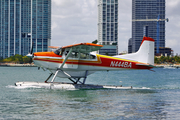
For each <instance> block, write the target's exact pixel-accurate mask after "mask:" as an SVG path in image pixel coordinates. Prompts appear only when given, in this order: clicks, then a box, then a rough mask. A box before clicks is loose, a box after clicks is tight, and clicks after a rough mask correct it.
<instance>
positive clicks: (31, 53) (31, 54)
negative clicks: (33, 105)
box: [26, 42, 33, 58]
mask: <svg viewBox="0 0 180 120" xmlns="http://www.w3.org/2000/svg"><path fill="white" fill-rule="evenodd" d="M26 56H27V57H29V58H32V57H33V42H32V44H31V50H30V53H28V54H27V55H26Z"/></svg>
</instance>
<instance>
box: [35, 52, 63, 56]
mask: <svg viewBox="0 0 180 120" xmlns="http://www.w3.org/2000/svg"><path fill="white" fill-rule="evenodd" d="M34 56H47V57H62V56H61V55H56V54H55V53H54V52H37V53H34Z"/></svg>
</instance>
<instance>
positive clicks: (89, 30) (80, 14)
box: [51, 0, 97, 46]
mask: <svg viewBox="0 0 180 120" xmlns="http://www.w3.org/2000/svg"><path fill="white" fill-rule="evenodd" d="M96 13H97V6H96V0H91V1H89V0H53V1H52V42H51V43H52V45H58V46H64V45H69V44H72V43H74V42H75V41H76V42H77V43H79V42H92V41H93V40H95V39H97V14H96Z"/></svg>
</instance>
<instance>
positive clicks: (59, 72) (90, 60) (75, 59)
mask: <svg viewBox="0 0 180 120" xmlns="http://www.w3.org/2000/svg"><path fill="white" fill-rule="evenodd" d="M101 47H103V45H99V44H93V43H79V44H73V45H69V46H63V47H56V46H49V48H52V49H54V50H53V51H50V52H36V53H33V47H32V48H31V52H30V53H29V54H28V55H27V56H28V57H31V58H32V59H33V62H34V64H35V65H36V66H37V67H39V68H42V69H43V70H49V71H50V75H49V77H48V78H47V79H46V80H45V81H44V82H16V83H15V85H16V86H38V87H39V86H40V87H48V88H57V89H58V88H59V89H81V88H82V89H83V88H85V89H88V88H112V89H131V88H132V86H130V87H123V86H112V85H109V86H108V85H92V84H85V83H86V78H87V76H88V75H91V74H93V73H95V72H97V71H119V70H120V71H121V70H138V69H140V70H142V69H146V70H151V68H153V67H154V39H153V38H150V37H143V40H142V43H141V45H140V48H139V50H138V51H137V52H136V53H131V54H125V55H115V56H106V55H100V54H97V52H96V51H98V50H99V49H100V48H101ZM56 77H60V78H67V79H69V80H70V81H71V82H70V83H64V82H55V78H56ZM50 78H51V81H49V79H50ZM48 81H49V82H48Z"/></svg>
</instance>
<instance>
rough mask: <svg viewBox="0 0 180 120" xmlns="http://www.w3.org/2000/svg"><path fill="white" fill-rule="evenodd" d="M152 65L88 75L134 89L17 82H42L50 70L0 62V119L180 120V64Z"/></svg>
mask: <svg viewBox="0 0 180 120" xmlns="http://www.w3.org/2000/svg"><path fill="white" fill-rule="evenodd" d="M153 70H154V71H155V72H152V71H149V70H132V71H130V70H126V71H109V72H107V71H103V72H96V73H94V74H92V75H90V76H88V78H87V83H89V84H100V85H123V86H133V89H128V90H113V89H89V90H88V89H86V90H55V89H45V88H35V87H29V88H28V87H17V86H15V85H14V83H15V82H17V81H39V82H43V81H44V80H45V79H46V78H47V77H48V76H49V72H48V71H43V70H38V69H37V68H36V67H0V81H1V83H0V120H11V119H13V120H14V119H31V120H32V119H34V120H35V119H38V120H42V119H51V120H53V119H55V120H102V119H106V120H117V119H119V120H147V119H149V120H151V119H153V120H179V119H180V69H163V68H154V69H153ZM56 81H64V82H68V80H66V79H61V78H57V79H56Z"/></svg>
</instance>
